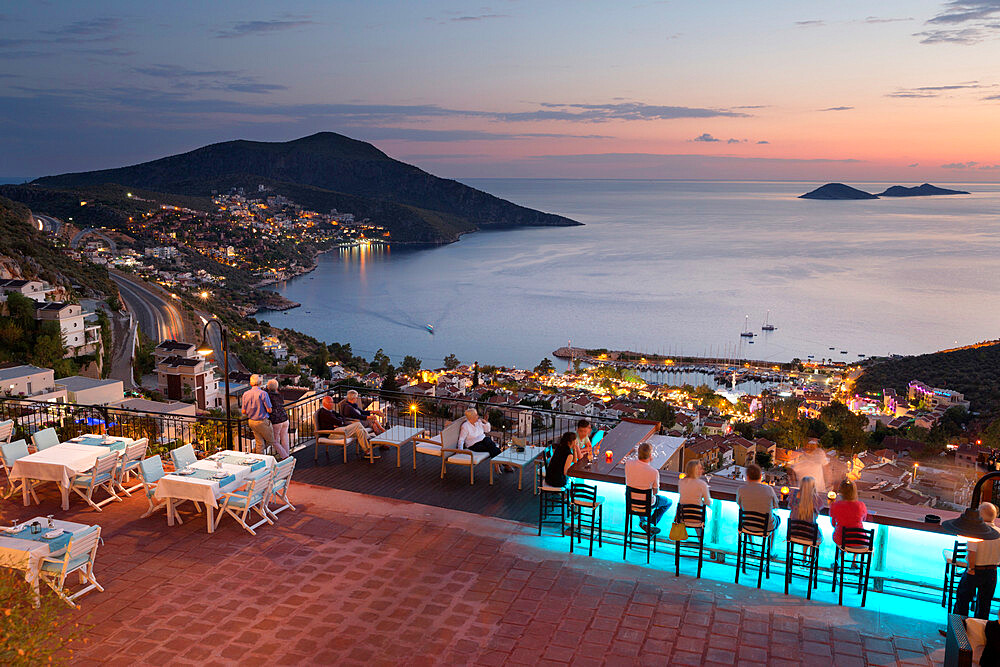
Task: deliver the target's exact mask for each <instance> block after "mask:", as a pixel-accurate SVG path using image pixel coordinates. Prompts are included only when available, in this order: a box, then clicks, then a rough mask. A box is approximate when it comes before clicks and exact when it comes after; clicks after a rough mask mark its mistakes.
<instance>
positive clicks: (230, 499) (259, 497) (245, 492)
mask: <svg viewBox="0 0 1000 667" xmlns="http://www.w3.org/2000/svg"><path fill="white" fill-rule="evenodd" d="M273 481H274V471H273V470H267V472H265V473H264V474H263V475H261V476H260V477H258V478H256V479H250V480H247V482H246V484H244V485H243V486H242V487H241V488H239V489H236V490H235V491H232V492H230V493H227V494H225V495H224V496H222V497H223V498H224V499H225V500H224V502H223V503H222V507H220V508H219V514H218V516H217V517H216V518H215V527H216V528H218V527H219V523H221V522H222V517H223V516H225V515H226V514H229V515H230V516H232V517H233V518H234V519H236V521H237V523H239V524H240V525H241V526H243V527H244V528H246V529H247V532H249V533H250V534H251V535H256V534H257V533H255V532H254V528H257V527H259V526H263V525H264V524H265V523H269V524H272V525H273V524H274V521H272V520H271V517H269V516H268V511H267V503H268V501H269V500H270V499H271V484H272V483H273ZM250 510H253V511H255V512H257V514H259V515H260V517H261V518H260V521H258V522H257V523H255V524H252V525H251V524H248V523H247V518H248V517H249V516H250Z"/></svg>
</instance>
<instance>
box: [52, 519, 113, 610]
mask: <svg viewBox="0 0 1000 667" xmlns="http://www.w3.org/2000/svg"><path fill="white" fill-rule="evenodd" d="M100 541H101V527H100V526H91V527H90V528H88V529H87V530H85V531H83V532H82V533H80V534H79V535H74V536H73V538H72V539H71V540H70V542H69V545H68V546H67V547H66V553H64V554H63V555H62V556H56V557H54V558H53V557H49V556H46V557H44V558H42V560H41V568H40V570H39V572H38V576H39V578H40V579H41V580H42V581H44V582H45V583H46V584H48V586H49V588H51V589H52V590H53V591H55V593H56V595H58V596H59V597H60V598H62V599H63V600H64V601H65V602H66V604H68V605H69V606H71V607H74V608H76V606H77V605H76V603H75V602H74V600H76V599H77V598H78V597H80V596H81V595H83V594H84V593H89V592H90V591H92V590H94V589H95V588H96V589H97V590H99V591H102V592H103V591H104V587H103V586H101V585H100V584H99V583H97V579H95V578H94V560H95V559H96V558H97V547H98V545H99V544H100ZM73 572H79V573H80V583H88V584H89V585H87V586H86V587H84V588H82V589H80V590H78V591H77V592H75V593H73V594H72V595H67V591H66V577H67V576H68V575H70V574H72V573H73Z"/></svg>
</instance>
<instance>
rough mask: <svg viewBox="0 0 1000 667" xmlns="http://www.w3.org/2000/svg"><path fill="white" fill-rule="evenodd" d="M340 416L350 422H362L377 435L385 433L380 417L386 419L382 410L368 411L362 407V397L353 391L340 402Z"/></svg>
mask: <svg viewBox="0 0 1000 667" xmlns="http://www.w3.org/2000/svg"><path fill="white" fill-rule="evenodd" d="M340 414H341V415H342V416H343V417H344V418H345V419H347V420H348V421H353V422H361V423H362V424H364V425H366V426H367V427H368V428H370V429H371V430H372V433H374V434H375V435H381V434H382V433H385V428H383V426H382V423H381V422H380V421H379V417H384V416H385V413H383V412H382V411H381V410H366V409H364V408H362V407H361V396H360V395H359V394H358V392H356V391H354V390H353V389H351V390H350V391H349V392H347V398H345V399H344V400H343V401H341V402H340Z"/></svg>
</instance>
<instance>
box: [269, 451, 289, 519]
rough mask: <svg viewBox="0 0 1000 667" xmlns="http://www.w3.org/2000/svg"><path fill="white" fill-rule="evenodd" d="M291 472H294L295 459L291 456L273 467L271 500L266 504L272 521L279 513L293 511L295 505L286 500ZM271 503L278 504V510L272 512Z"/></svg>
mask: <svg viewBox="0 0 1000 667" xmlns="http://www.w3.org/2000/svg"><path fill="white" fill-rule="evenodd" d="M293 472H295V458H294V457H292V456H289V457H288V458H287V459H285V460H284V461H279V462H278V465H276V466H275V467H274V484H273V485H272V486H271V499H270V500H269V501H268V502H267V508H268V509H267V511H268V513H269V514H270V515H271V518H272V519H276V518H278V517H277V515H278V513H279V512H284V511H285V510H292V511H293V512H294V511H295V505H293V504H292V501H291V500H289V499H288V486H289V484H291V482H292V473H293ZM273 502H280V503H282V505H281V506H280V507H279V508H278V509H276V510H272V509H271V508H270V505H271V503H273Z"/></svg>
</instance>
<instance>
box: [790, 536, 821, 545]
mask: <svg viewBox="0 0 1000 667" xmlns="http://www.w3.org/2000/svg"><path fill="white" fill-rule="evenodd" d="M788 541H789V542H792V543H793V544H801V545H802V546H804V547H815V546H819V542H818V541H816V542H812V541H810V540H807V539H805V538H802V537H789V538H788Z"/></svg>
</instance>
